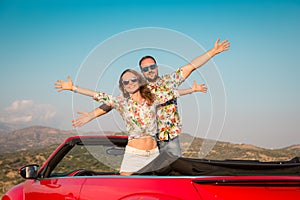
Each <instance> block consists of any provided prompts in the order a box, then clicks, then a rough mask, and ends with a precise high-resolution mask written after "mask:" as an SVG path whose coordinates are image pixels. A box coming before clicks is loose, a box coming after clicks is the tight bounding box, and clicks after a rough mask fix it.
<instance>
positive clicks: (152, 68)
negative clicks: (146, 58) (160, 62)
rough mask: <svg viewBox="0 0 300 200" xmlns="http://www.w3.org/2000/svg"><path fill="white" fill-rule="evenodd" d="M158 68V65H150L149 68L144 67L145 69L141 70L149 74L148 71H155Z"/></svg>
mask: <svg viewBox="0 0 300 200" xmlns="http://www.w3.org/2000/svg"><path fill="white" fill-rule="evenodd" d="M156 67H157V65H156V64H153V65H149V66H147V67H143V68H141V70H142V72H147V71H148V70H149V68H150V69H151V70H154V69H155V68H156Z"/></svg>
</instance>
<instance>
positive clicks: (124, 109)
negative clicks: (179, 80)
mask: <svg viewBox="0 0 300 200" xmlns="http://www.w3.org/2000/svg"><path fill="white" fill-rule="evenodd" d="M158 90H159V91H161V92H156V93H155V95H156V98H155V101H154V103H153V104H152V105H150V104H148V103H147V102H146V100H144V101H143V102H142V103H141V104H139V103H137V102H136V101H134V100H132V99H131V98H125V97H123V95H119V96H117V97H112V96H111V95H108V94H106V93H102V92H99V93H97V94H96V95H95V96H94V99H95V100H97V101H101V102H103V103H105V104H107V105H110V106H111V107H112V108H115V109H117V110H118V112H119V113H120V114H121V116H122V118H123V120H124V122H125V125H126V129H127V132H128V134H129V139H133V138H138V137H141V136H145V135H151V136H155V135H156V133H157V132H158V128H157V121H156V119H157V116H156V109H157V106H158V105H160V104H162V103H165V102H167V101H169V100H171V99H174V98H178V97H179V93H178V92H177V91H176V90H175V91H174V90H171V89H168V88H166V89H160V88H159V87H158Z"/></svg>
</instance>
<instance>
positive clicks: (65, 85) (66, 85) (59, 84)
mask: <svg viewBox="0 0 300 200" xmlns="http://www.w3.org/2000/svg"><path fill="white" fill-rule="evenodd" d="M54 86H55V88H56V89H58V90H57V92H61V91H63V90H70V91H73V92H76V93H79V94H83V95H86V96H90V97H94V96H95V95H96V94H97V92H96V91H93V90H90V89H87V88H81V87H79V86H75V85H74V84H73V82H72V80H71V78H70V76H68V79H67V81H63V80H57V81H56V82H55V83H54Z"/></svg>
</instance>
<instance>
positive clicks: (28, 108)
mask: <svg viewBox="0 0 300 200" xmlns="http://www.w3.org/2000/svg"><path fill="white" fill-rule="evenodd" d="M55 116H56V109H55V108H54V106H52V105H50V104H40V103H35V102H34V101H32V100H16V101H14V102H12V104H11V105H9V106H8V107H6V108H4V109H3V110H1V111H0V122H3V123H29V122H30V123H31V124H45V123H47V122H49V121H50V120H52V119H54V118H55Z"/></svg>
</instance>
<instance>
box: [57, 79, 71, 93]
mask: <svg viewBox="0 0 300 200" xmlns="http://www.w3.org/2000/svg"><path fill="white" fill-rule="evenodd" d="M54 86H55V88H56V89H58V90H57V92H61V91H63V90H71V91H72V90H73V87H74V85H73V82H72V80H71V78H70V76H68V80H67V82H66V81H63V80H57V81H56V82H55V83H54Z"/></svg>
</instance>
